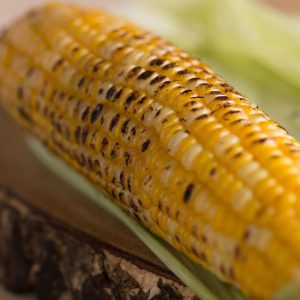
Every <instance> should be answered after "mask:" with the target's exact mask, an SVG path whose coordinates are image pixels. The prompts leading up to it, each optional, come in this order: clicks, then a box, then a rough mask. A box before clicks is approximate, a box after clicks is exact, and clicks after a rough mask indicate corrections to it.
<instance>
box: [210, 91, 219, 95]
mask: <svg viewBox="0 0 300 300" xmlns="http://www.w3.org/2000/svg"><path fill="white" fill-rule="evenodd" d="M219 94H220V92H219V91H210V92H209V95H219Z"/></svg>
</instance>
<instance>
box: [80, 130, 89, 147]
mask: <svg viewBox="0 0 300 300" xmlns="http://www.w3.org/2000/svg"><path fill="white" fill-rule="evenodd" d="M88 134H89V127H88V126H85V127H84V128H83V130H82V134H81V142H82V144H83V145H84V144H85V142H86V140H87V137H88Z"/></svg>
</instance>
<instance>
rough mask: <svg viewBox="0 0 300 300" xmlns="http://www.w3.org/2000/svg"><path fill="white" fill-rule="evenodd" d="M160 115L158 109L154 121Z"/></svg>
mask: <svg viewBox="0 0 300 300" xmlns="http://www.w3.org/2000/svg"><path fill="white" fill-rule="evenodd" d="M160 113H161V109H159V110H158V111H157V112H156V114H155V116H154V118H155V119H156V118H157V117H158V116H159V115H160Z"/></svg>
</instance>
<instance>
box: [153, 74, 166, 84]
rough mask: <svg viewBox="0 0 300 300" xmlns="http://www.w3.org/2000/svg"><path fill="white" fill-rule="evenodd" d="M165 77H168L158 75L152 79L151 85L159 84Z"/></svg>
mask: <svg viewBox="0 0 300 300" xmlns="http://www.w3.org/2000/svg"><path fill="white" fill-rule="evenodd" d="M164 79H166V76H162V75H158V76H156V77H154V78H153V79H152V80H151V81H150V85H154V84H157V83H159V82H161V81H163V80H164Z"/></svg>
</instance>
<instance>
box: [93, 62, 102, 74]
mask: <svg viewBox="0 0 300 300" xmlns="http://www.w3.org/2000/svg"><path fill="white" fill-rule="evenodd" d="M99 66H100V63H97V64H95V65H94V66H93V73H97V72H98V71H99Z"/></svg>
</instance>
